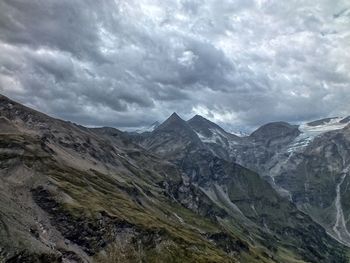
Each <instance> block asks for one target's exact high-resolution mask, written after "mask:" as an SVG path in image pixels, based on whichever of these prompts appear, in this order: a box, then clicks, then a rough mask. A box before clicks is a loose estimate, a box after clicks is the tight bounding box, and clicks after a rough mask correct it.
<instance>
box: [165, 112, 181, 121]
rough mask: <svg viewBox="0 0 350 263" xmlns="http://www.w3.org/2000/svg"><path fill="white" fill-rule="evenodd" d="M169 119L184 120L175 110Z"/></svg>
mask: <svg viewBox="0 0 350 263" xmlns="http://www.w3.org/2000/svg"><path fill="white" fill-rule="evenodd" d="M167 120H182V119H181V118H180V116H179V115H177V113H176V112H173V114H171V115H170V117H169V118H168V119H167Z"/></svg>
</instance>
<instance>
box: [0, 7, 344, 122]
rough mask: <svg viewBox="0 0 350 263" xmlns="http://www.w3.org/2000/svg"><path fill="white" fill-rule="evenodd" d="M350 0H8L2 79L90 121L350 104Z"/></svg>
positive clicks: (309, 113)
mask: <svg viewBox="0 0 350 263" xmlns="http://www.w3.org/2000/svg"><path fill="white" fill-rule="evenodd" d="M349 43H350V4H349V3H348V1H347V0H339V1H332V0H319V1H316V0H313V1H310V0H309V1H308V0H306V1H288V2H286V1H283V2H282V1H278V0H255V1H253V0H237V1H232V0H176V1H175V0H119V1H118V0H114V1H109V0H102V1H92V0H87V1H71V0H61V1H53V0H32V1H26V0H4V1H1V2H0V50H1V52H0V91H1V92H2V93H4V94H5V95H8V96H10V97H11V98H14V99H17V100H19V101H20V102H23V103H25V104H27V105H29V106H32V107H35V108H36V109H39V110H41V111H44V112H46V113H48V114H52V115H54V116H57V117H60V118H64V119H68V120H71V121H75V122H78V123H81V124H84V125H92V126H99V125H108V126H114V127H121V128H125V127H138V126H144V125H147V124H149V123H152V122H153V121H155V120H160V121H162V120H164V119H165V118H166V117H167V116H168V115H170V114H171V113H172V112H173V111H176V112H178V113H179V114H180V115H181V116H182V117H184V118H190V117H191V116H192V115H193V114H201V115H204V116H206V117H208V118H209V119H211V120H213V121H216V122H219V123H220V124H223V125H224V126H225V127H228V128H232V129H242V127H246V128H248V129H249V128H250V127H255V126H257V125H260V124H262V123H265V122H268V121H275V120H285V121H291V122H296V121H302V120H309V119H316V118H318V117H326V116H333V115H350V106H349V105H350V104H349V101H350V49H349Z"/></svg>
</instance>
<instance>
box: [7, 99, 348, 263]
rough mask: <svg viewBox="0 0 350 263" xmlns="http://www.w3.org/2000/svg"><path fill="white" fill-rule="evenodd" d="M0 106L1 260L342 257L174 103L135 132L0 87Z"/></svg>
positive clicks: (317, 228) (319, 232)
mask: <svg viewBox="0 0 350 263" xmlns="http://www.w3.org/2000/svg"><path fill="white" fill-rule="evenodd" d="M0 116H1V117H0V138H1V139H0V262H107V263H108V262H347V260H348V259H347V253H348V250H347V249H346V247H344V246H342V245H341V244H339V243H338V242H336V241H335V240H334V239H332V238H330V237H329V236H328V235H327V234H326V233H325V231H324V230H323V228H322V227H320V226H319V225H318V224H316V223H315V222H313V221H312V220H311V218H310V217H308V216H307V215H306V214H304V213H302V212H300V211H298V210H297V209H296V208H295V206H294V205H293V204H292V203H290V202H289V201H288V200H286V199H284V198H282V197H280V196H279V195H278V194H277V193H276V192H275V191H274V189H273V188H272V187H270V185H269V184H267V183H266V182H265V181H264V180H261V178H260V177H259V176H258V175H257V174H256V173H254V172H252V171H250V170H248V169H246V168H243V167H241V166H240V165H238V164H235V163H233V162H231V161H229V160H226V159H224V158H222V157H220V156H217V155H216V154H215V152H213V151H211V150H210V148H209V147H208V146H207V145H206V143H203V142H202V141H201V139H200V138H199V137H198V135H197V134H196V132H195V131H194V130H193V129H192V128H191V126H190V124H188V123H186V122H184V121H183V120H181V119H180V118H179V117H178V116H176V115H173V116H172V117H171V118H169V120H167V121H166V122H165V123H163V124H162V125H160V126H159V127H157V128H156V129H155V130H154V131H153V132H151V133H149V134H148V135H142V136H140V137H135V136H129V135H128V134H126V133H123V132H121V131H118V130H116V129H113V128H99V129H87V128H85V127H82V126H78V125H75V124H72V123H69V122H64V121H61V120H57V119H54V118H51V117H48V116H46V115H44V114H41V113H39V112H36V111H34V110H31V109H29V108H27V107H24V106H23V105H20V104H18V103H16V102H13V101H11V100H9V99H8V98H6V97H4V96H0ZM135 141H136V142H137V143H135ZM138 143H142V147H141V146H139V145H138ZM144 147H145V148H146V149H145V148H144ZM340 179H341V181H342V182H341V181H339V183H340V182H341V185H339V192H342V191H343V190H342V189H343V187H344V185H345V181H346V178H345V177H344V179H343V177H341V178H340ZM341 202H342V200H341V199H339V202H338V203H341ZM342 220H343V219H342V214H341V212H340V213H339V220H338V221H339V224H342V222H343V221H342Z"/></svg>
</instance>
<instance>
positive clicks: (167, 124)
mask: <svg viewBox="0 0 350 263" xmlns="http://www.w3.org/2000/svg"><path fill="white" fill-rule="evenodd" d="M181 128H186V129H188V128H189V127H188V124H187V123H186V122H185V121H184V120H183V119H181V118H180V116H179V115H177V113H176V112H174V113H173V114H171V115H170V117H169V118H168V119H166V120H165V121H164V122H163V123H162V124H160V125H159V126H158V127H157V128H156V129H155V131H157V130H164V129H181Z"/></svg>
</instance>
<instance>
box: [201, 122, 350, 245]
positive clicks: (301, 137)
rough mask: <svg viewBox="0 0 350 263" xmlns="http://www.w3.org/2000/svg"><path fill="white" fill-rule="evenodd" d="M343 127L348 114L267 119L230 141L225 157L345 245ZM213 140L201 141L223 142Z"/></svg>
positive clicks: (348, 213) (349, 211)
mask: <svg viewBox="0 0 350 263" xmlns="http://www.w3.org/2000/svg"><path fill="white" fill-rule="evenodd" d="M349 130H350V117H333V118H326V119H321V120H316V121H313V122H309V123H303V124H301V125H291V124H288V123H285V122H274V123H268V124H266V125H263V126H262V127H260V128H258V129H257V130H256V131H254V132H253V133H252V134H251V135H250V136H248V137H244V138H242V140H238V141H237V140H232V141H231V145H232V146H231V147H226V148H225V150H226V156H228V160H233V161H235V162H237V163H239V164H241V165H242V166H245V167H247V168H249V169H252V170H254V171H256V172H258V173H260V174H261V176H262V177H263V178H265V179H266V180H267V181H269V182H270V183H271V185H272V186H273V187H274V188H275V189H276V190H277V191H278V192H279V193H280V194H281V195H282V196H286V197H287V198H289V199H290V200H291V201H293V202H294V203H295V204H296V205H297V206H298V208H299V209H300V210H302V211H304V212H306V213H307V214H309V215H310V216H311V217H312V218H313V219H314V220H315V221H316V222H319V223H320V224H321V225H323V226H324V227H325V229H326V230H327V232H328V233H330V234H331V235H332V236H333V237H334V238H336V239H337V240H339V241H341V242H342V243H344V244H347V245H350V234H349V230H348V229H349V227H350V223H349V221H350V205H349V204H348V203H347V200H350V199H349V198H348V195H349V192H348V191H347V187H346V185H347V183H348V180H350V177H349V178H348V173H349V167H350V150H349V149H350V144H349V143H350V132H349ZM203 142H206V140H203ZM216 144H217V146H212V144H207V145H208V146H209V147H212V150H213V151H216V147H218V146H220V147H222V145H223V144H222V143H220V142H217V143H216ZM228 145H230V142H229V143H228ZM221 156H223V154H222V155H221ZM349 182H350V181H349Z"/></svg>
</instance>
